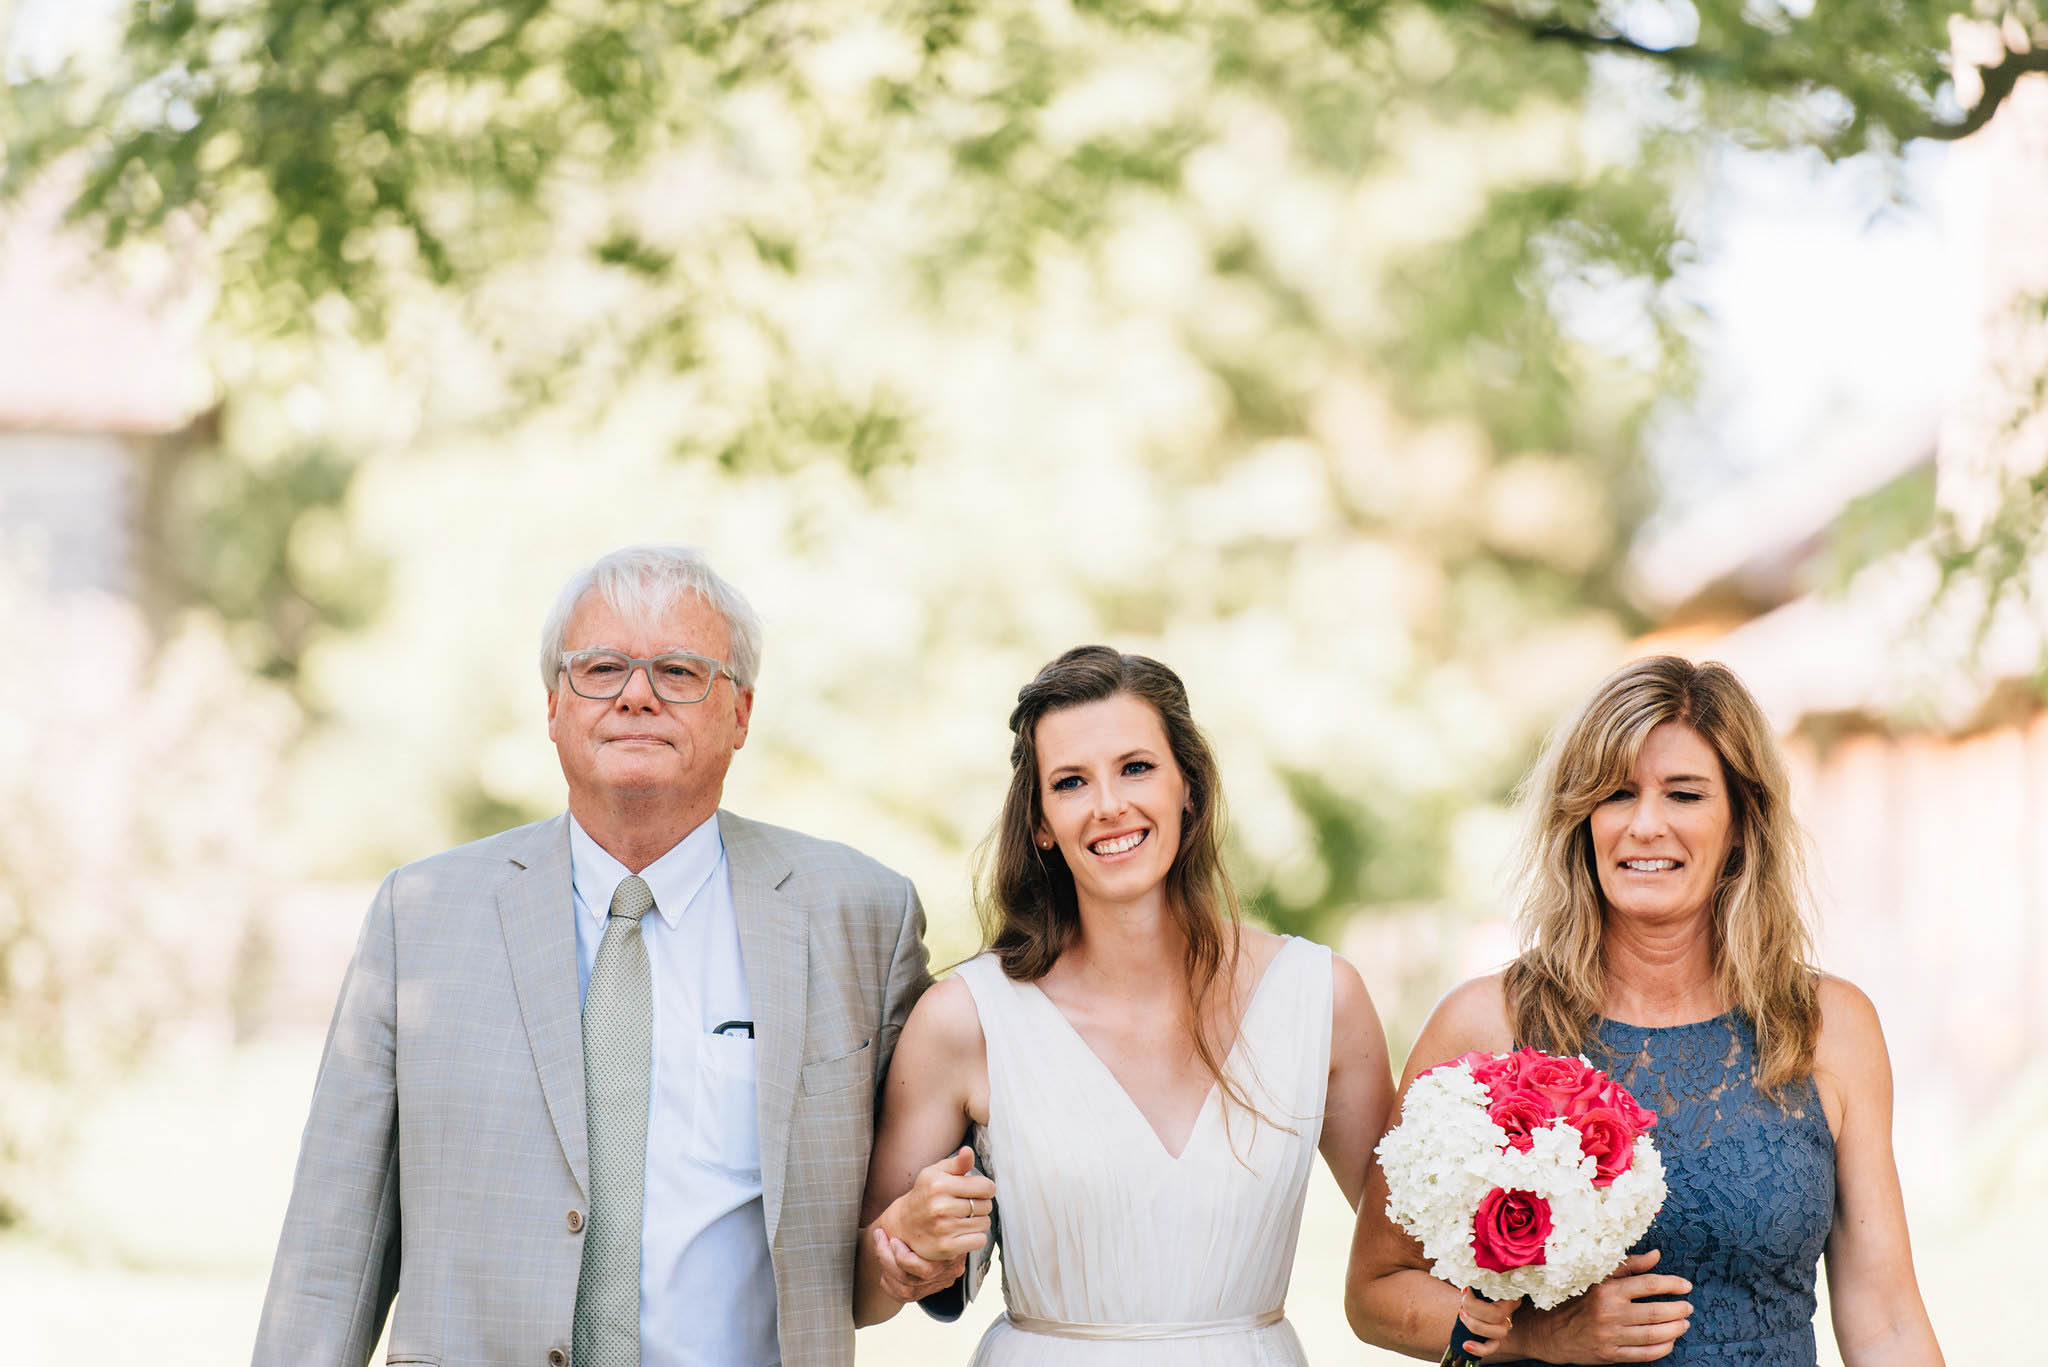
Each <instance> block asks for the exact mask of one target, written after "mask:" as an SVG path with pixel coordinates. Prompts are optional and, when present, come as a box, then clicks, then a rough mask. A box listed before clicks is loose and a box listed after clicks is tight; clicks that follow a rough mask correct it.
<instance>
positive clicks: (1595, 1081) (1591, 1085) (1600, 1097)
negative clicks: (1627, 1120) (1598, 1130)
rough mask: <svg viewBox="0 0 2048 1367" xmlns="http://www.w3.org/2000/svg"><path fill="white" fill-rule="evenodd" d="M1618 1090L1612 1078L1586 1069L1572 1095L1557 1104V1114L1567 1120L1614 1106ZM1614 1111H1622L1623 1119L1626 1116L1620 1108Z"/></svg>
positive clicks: (1595, 1069)
mask: <svg viewBox="0 0 2048 1367" xmlns="http://www.w3.org/2000/svg"><path fill="white" fill-rule="evenodd" d="M1620 1090H1621V1089H1620V1087H1619V1086H1617V1085H1616V1083H1615V1081H1614V1079H1613V1078H1611V1077H1609V1076H1607V1074H1605V1073H1603V1072H1601V1071H1600V1070H1599V1069H1597V1068H1588V1069H1587V1070H1586V1072H1585V1076H1583V1077H1581V1078H1580V1079H1579V1085H1578V1087H1577V1088H1576V1089H1574V1090H1573V1092H1572V1094H1571V1095H1570V1096H1568V1097H1565V1098H1564V1099H1563V1100H1561V1101H1559V1102H1558V1104H1557V1113H1558V1114H1559V1115H1561V1116H1563V1117H1564V1118H1565V1119H1567V1120H1569V1119H1571V1118H1572V1117H1573V1116H1578V1115H1584V1114H1585V1113H1586V1112H1588V1111H1591V1110H1597V1109H1598V1108H1600V1107H1602V1106H1614V1094H1615V1093H1616V1092H1617V1091H1620ZM1616 1109H1618V1110H1622V1114H1623V1116H1624V1117H1626V1116H1627V1114H1628V1112H1627V1111H1626V1110H1623V1109H1622V1108H1620V1107H1616Z"/></svg>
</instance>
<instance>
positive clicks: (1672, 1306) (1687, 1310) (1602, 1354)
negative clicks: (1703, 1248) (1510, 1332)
mask: <svg viewBox="0 0 2048 1367" xmlns="http://www.w3.org/2000/svg"><path fill="white" fill-rule="evenodd" d="M1662 1256H1663V1255H1662V1254H1661V1253H1660V1252H1659V1251H1658V1250H1656V1249H1654V1248H1653V1249H1651V1250H1650V1251H1649V1252H1647V1253H1635V1254H1631V1255H1630V1256H1629V1257H1627V1258H1625V1259H1623V1260H1622V1264H1621V1266H1620V1267H1618V1268H1616V1269H1615V1271H1614V1275H1613V1276H1611V1277H1609V1278H1608V1279H1607V1280H1606V1281H1604V1282H1601V1283H1600V1284H1599V1285H1597V1286H1594V1287H1591V1288H1589V1289H1588V1290H1587V1291H1586V1293H1585V1294H1584V1295H1583V1296H1577V1297H1574V1298H1573V1299H1571V1300H1568V1301H1566V1302H1565V1303H1564V1304H1563V1305H1560V1306H1558V1307H1557V1308H1556V1309H1555V1310H1549V1311H1536V1312H1532V1313H1530V1314H1528V1315H1525V1316H1523V1321H1522V1326H1521V1328H1520V1330H1519V1332H1518V1334H1517V1340H1518V1341H1517V1343H1516V1345H1515V1346H1516V1348H1517V1349H1518V1350H1519V1351H1520V1352H1521V1353H1523V1354H1525V1355H1526V1356H1529V1357H1534V1358H1541V1359H1542V1360H1543V1361H1545V1362H1655V1361H1656V1360H1657V1359H1658V1358H1661V1357H1665V1356H1667V1355H1668V1354H1669V1353H1670V1352H1671V1345H1672V1344H1674V1343H1676V1342H1678V1336H1679V1335H1680V1334H1683V1333H1684V1332H1685V1330H1686V1324H1687V1322H1688V1321H1689V1320H1690V1319H1691V1318H1692V1303H1691V1302H1690V1301H1646V1300H1644V1299H1642V1298H1643V1297H1644V1296H1684V1295H1688V1294H1690V1293H1691V1291H1692V1283H1691V1282H1689V1281H1687V1280H1686V1279H1685V1278H1683V1277H1672V1276H1659V1275H1651V1274H1650V1269H1651V1268H1653V1267H1655V1266H1656V1265H1657V1260H1658V1259H1659V1258H1660V1257H1662Z"/></svg>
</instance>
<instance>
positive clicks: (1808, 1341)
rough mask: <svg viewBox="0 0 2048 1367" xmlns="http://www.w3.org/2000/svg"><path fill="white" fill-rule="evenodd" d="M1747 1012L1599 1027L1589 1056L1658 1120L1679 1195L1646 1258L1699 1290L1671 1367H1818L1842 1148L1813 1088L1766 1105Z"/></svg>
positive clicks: (1803, 1085) (1649, 1241) (1646, 1240)
mask: <svg viewBox="0 0 2048 1367" xmlns="http://www.w3.org/2000/svg"><path fill="white" fill-rule="evenodd" d="M1755 1055H1756V1035H1755V1033H1754V1031H1752V1030H1751V1028H1750V1025H1749V1022H1748V1020H1747V1019H1746V1018H1744V1017H1743V1016H1742V1015H1741V1014H1740V1013H1738V1012H1729V1013H1728V1014H1726V1015H1722V1016H1717V1017H1715V1018H1714V1019H1713V1020H1709V1021H1700V1022H1698V1023H1696V1024H1693V1025H1673V1026H1661V1027H1653V1026H1642V1025H1623V1024H1621V1023H1620V1022H1618V1021H1607V1020H1603V1021H1601V1022H1600V1023H1599V1033H1598V1038H1597V1040H1594V1041H1591V1042H1589V1047H1588V1048H1587V1050H1586V1057H1587V1059H1589V1060H1590V1061H1591V1062H1592V1063H1593V1065H1594V1066H1595V1067H1598V1068H1601V1069H1604V1070H1605V1071H1606V1072H1608V1073H1609V1074H1610V1075H1612V1076H1613V1077H1614V1078H1616V1079H1617V1080H1619V1081H1620V1082H1621V1084H1622V1085H1623V1086H1625V1087H1627V1088H1628V1089H1629V1090H1630V1091H1631V1092H1633V1093H1634V1094H1635V1097H1636V1099H1637V1100H1638V1101H1640V1102H1641V1103H1642V1104H1643V1105H1645V1106H1648V1107H1649V1108H1650V1109H1651V1110H1653V1111H1655V1112H1657V1116H1658V1121H1657V1128H1656V1129H1655V1130H1654V1131H1652V1132H1651V1133H1652V1134H1653V1135H1654V1136H1655V1138H1656V1141H1657V1150H1658V1152H1659V1154H1660V1155H1661V1156H1662V1157H1663V1160H1664V1173H1665V1178H1666V1181H1667V1182H1668V1183H1669V1184H1670V1188H1671V1193H1670V1195H1669V1196H1668V1197H1666V1198H1665V1201H1664V1209H1663V1210H1662V1211H1661V1212H1659V1213H1658V1216H1657V1222H1656V1223H1655V1224H1653V1225H1651V1226H1650V1232H1649V1233H1648V1234H1647V1235H1645V1236H1644V1237H1643V1240H1642V1242H1641V1243H1639V1244H1637V1245H1636V1249H1637V1251H1643V1250H1647V1249H1652V1248H1656V1249H1662V1250H1663V1255H1664V1256H1663V1257H1662V1258H1661V1259H1660V1260H1659V1262H1658V1264H1657V1268H1656V1270H1657V1271H1658V1272H1666V1273H1676V1274H1678V1275H1679V1276H1682V1277H1685V1278H1688V1279H1689V1280H1690V1281H1691V1282H1692V1284H1693V1290H1692V1294H1691V1296H1689V1297H1688V1298H1687V1299H1689V1300H1691V1302H1692V1305H1693V1314H1692V1327H1691V1328H1690V1329H1688V1330H1687V1331H1686V1332H1685V1333H1684V1334H1683V1335H1682V1336H1680V1338H1679V1340H1678V1343H1677V1345H1676V1347H1675V1348H1674V1349H1673V1350H1672V1353H1671V1355H1670V1356H1669V1357H1667V1358H1664V1359H1663V1362H1664V1363H1666V1364H1668V1365H1669V1367H1680V1365H1681V1364H1687V1363H1713V1364H1716V1367H1724V1365H1727V1364H1740V1367H1813V1363H1814V1338H1813V1319H1814V1298H1813V1280H1814V1273H1815V1270H1816V1267H1817V1265H1818V1263H1819V1261H1820V1255H1821V1249H1822V1248H1823V1247H1824V1246H1825V1245H1826V1243H1827V1240H1828V1230H1829V1228H1830V1227H1831V1225H1832V1224H1833V1222H1834V1207H1835V1142H1834V1138H1833V1136H1832V1135H1830V1134H1829V1133H1828V1122H1827V1117H1826V1115H1825V1114H1824V1113H1823V1112H1822V1110H1821V1104H1820V1094H1819V1093H1818V1092H1817V1091H1815V1090H1814V1085H1813V1082H1812V1080H1811V1079H1807V1080H1805V1081H1802V1082H1799V1083H1797V1084H1795V1085H1794V1086H1792V1087H1790V1088H1788V1089H1787V1090H1786V1093H1785V1103H1786V1104H1785V1105H1784V1106H1782V1107H1781V1106H1779V1105H1778V1104H1777V1103H1776V1102H1773V1101H1771V1100H1769V1099H1767V1098H1766V1097H1764V1096H1762V1095H1760V1094H1759V1093H1758V1092H1757V1090H1756V1087H1755V1085H1754V1075H1753V1071H1752V1065H1753V1061H1754V1059H1755Z"/></svg>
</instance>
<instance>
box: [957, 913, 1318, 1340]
mask: <svg viewBox="0 0 2048 1367" xmlns="http://www.w3.org/2000/svg"><path fill="white" fill-rule="evenodd" d="M958 972H959V974H960V976H961V977H962V978H963V979H965V981H966V983H967V986H968V988H969V990H970V991H971V992H972V993H973V996H974V1004H975V1009H976V1010H977V1011H978V1012H979V1013H980V1016H981V1029H982V1034H983V1036H984V1038H985V1039H986V1040H987V1042H988V1082H989V1123H988V1125H987V1126H986V1127H985V1128H984V1129H983V1131H982V1140H981V1143H980V1144H979V1145H978V1147H979V1149H980V1151H981V1155H982V1162H983V1166H984V1170H985V1171H987V1172H988V1173H989V1174H990V1175H991V1176H992V1177H994V1178H995V1183H996V1218H997V1221H998V1223H999V1228H1000V1231H1001V1232H1000V1239H1001V1246H1002V1267H1003V1300H1004V1303H1005V1305H1006V1306H1007V1307H1008V1309H1007V1312H1006V1313H1005V1314H1004V1315H1002V1316H999V1317H998V1318H997V1319H996V1321H995V1323H994V1324H992V1325H990V1326H989V1329H988V1332H987V1333H986V1334H985V1335H984V1336H983V1337H982V1340H981V1346H980V1348H979V1349H978V1350H977V1351H976V1353H975V1355H974V1360H973V1367H1038V1364H1052V1363H1058V1364H1062V1367H1068V1365H1071V1367H1303V1365H1304V1364H1305V1363H1306V1361H1307V1359H1306V1358H1305V1357H1304V1356H1303V1355H1302V1350H1301V1342H1300V1340H1299V1339H1297V1338H1296V1337H1295V1334H1294V1329H1293V1326H1291V1325H1289V1324H1288V1323H1287V1321H1286V1320H1285V1319H1284V1318H1283V1317H1282V1315H1281V1303H1282V1302H1283V1301H1284V1300H1285V1299H1286V1296H1287V1279H1288V1275H1289V1273H1290V1272H1291V1271H1292V1270H1293V1265H1294V1245H1295V1241H1296V1238H1297V1236H1298V1235H1299V1234H1300V1231H1301V1207H1302V1198H1303V1195H1304V1193H1305V1191H1306V1189H1307V1186H1308V1177H1309V1168H1310V1165H1311V1164H1312V1163H1313V1162H1314V1160H1315V1155H1316V1142H1317V1140H1318V1139H1319V1138H1320V1136H1321V1134H1322V1128H1323V1097H1324V1092H1325V1090H1326V1088H1327V1086H1328V1082H1329V1071H1330V999H1331V982H1330V951H1329V950H1327V949H1325V948H1324V947H1323V946H1321V945H1318V944H1314V943H1312V942H1310V941H1307V940H1299V939H1293V938H1289V939H1287V940H1286V941H1285V942H1283V943H1282V945H1281V947H1280V950H1279V952H1278V953H1277V954H1275V956H1274V957H1273V959H1272V961H1271V962H1270V963H1269V964H1268V965H1267V967H1266V970H1265V974H1264V976H1263V977H1262V978H1261V979H1260V980H1259V983H1258V986H1257V987H1256V988H1255V989H1254V992H1253V995H1252V998H1251V1000H1250V1002H1249V1003H1248V1004H1247V1006H1246V1008H1245V1014H1244V1018H1243V1021H1242V1022H1241V1023H1240V1026H1239V1030H1238V1037H1237V1040H1236V1042H1235V1044H1233V1046H1232V1047H1231V1051H1230V1056H1229V1059H1228V1061H1227V1062H1226V1065H1225V1066H1226V1068H1227V1070H1228V1072H1229V1074H1230V1076H1231V1078H1232V1079H1233V1080H1234V1081H1235V1082H1236V1083H1237V1084H1238V1085H1239V1086H1241V1087H1242V1088H1243V1089H1244V1091H1245V1094H1246V1095H1247V1096H1248V1097H1249V1098H1250V1099H1251V1101H1252V1103H1253V1105H1254V1106H1256V1107H1257V1108H1258V1110H1259V1111H1260V1112H1261V1113H1262V1114H1263V1115H1264V1116H1266V1117H1267V1119H1266V1120H1265V1121H1258V1120H1255V1119H1254V1118H1253V1117H1252V1116H1250V1115H1248V1114H1246V1113H1245V1112H1244V1111H1243V1110H1242V1109H1241V1108H1239V1107H1237V1106H1235V1105H1231V1106H1230V1107H1229V1108H1228V1109H1227V1110H1226V1108H1225V1107H1224V1105H1223V1098H1222V1095H1221V1093H1220V1092H1219V1091H1217V1090H1216V1089H1215V1088H1213V1087H1212V1088H1211V1089H1210V1092H1209V1096H1208V1099H1207V1100H1205V1101H1204V1102H1203V1103H1202V1109H1201V1112H1200V1113H1199V1115H1198V1116H1197V1117H1196V1120H1195V1126H1194V1129H1193V1131H1192V1132H1191V1133H1190V1134H1189V1136H1188V1140H1187V1144H1186V1146H1185V1148H1183V1149H1182V1151H1181V1153H1180V1156H1179V1157H1177V1158H1176V1157H1174V1156H1173V1155H1171V1154H1169V1153H1168V1152H1167V1151H1166V1146H1165V1145H1164V1144H1163V1143H1162V1142H1161V1141H1160V1139H1159V1136H1158V1134H1157V1132H1156V1131H1154V1130H1153V1128H1152V1126H1151V1124H1150V1123H1149V1122H1147V1121H1146V1119H1145V1117H1144V1115H1143V1114H1142V1113H1141V1112H1140V1111H1139V1110H1138V1108H1137V1105H1136V1104H1135V1103H1134V1102H1132V1100H1131V1099H1130V1096H1129V1095H1128V1094H1127V1093H1126V1092H1125V1091H1124V1090H1123V1088H1122V1086H1120V1085H1119V1084H1118V1082H1117V1080H1116V1078H1115V1076H1114V1075H1113V1074H1112V1073H1111V1072H1110V1071H1109V1069H1108V1067H1107V1066H1106V1065H1105V1064H1103V1062H1102V1061H1101V1060H1100V1059H1099V1058H1097V1057H1096V1056H1095V1054H1094V1053H1093V1051H1091V1050H1090V1049H1089V1048H1088V1045H1087V1044H1086V1042H1085V1041H1083V1040H1082V1038H1081V1036H1080V1035H1079V1034H1078V1033H1077V1032H1076V1031H1075V1030H1074V1028H1073V1026H1072V1025H1070V1024H1069V1023H1068V1022H1067V1018H1066V1017H1065V1016H1063V1015H1061V1014H1060V1011H1059V1008H1058V1007H1056V1006H1054V1005H1053V1003H1052V1000H1051V998H1049V997H1047V996H1046V995H1045V994H1044V993H1043V992H1041V991H1040V990H1039V989H1038V988H1037V986H1036V985H1034V984H1029V983H1018V982H1012V981H1011V980H1010V979H1009V978H1007V977H1005V976H1004V975H1003V970H1002V966H1001V964H1000V963H998V962H997V960H996V959H995V957H994V956H993V955H988V954H984V955H981V956H980V957H978V958H975V959H972V960H969V961H968V962H967V963H964V964H962V965H961V966H960V968H959V969H958ZM1283 1126H1284V1127H1286V1128H1281V1127H1283ZM1233 1150H1234V1151H1233Z"/></svg>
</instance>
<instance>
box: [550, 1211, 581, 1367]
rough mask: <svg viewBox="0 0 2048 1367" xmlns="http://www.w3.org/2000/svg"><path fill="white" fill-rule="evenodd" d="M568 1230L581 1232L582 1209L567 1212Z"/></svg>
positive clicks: (576, 1232) (558, 1365) (557, 1366)
mask: <svg viewBox="0 0 2048 1367" xmlns="http://www.w3.org/2000/svg"><path fill="white" fill-rule="evenodd" d="M569 1232H570V1233H571V1234H581V1233H582V1232H583V1212H582V1211H580V1210H572V1211H570V1212H569ZM555 1367H561V1364H560V1363H557V1364H556V1365H555Z"/></svg>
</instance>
